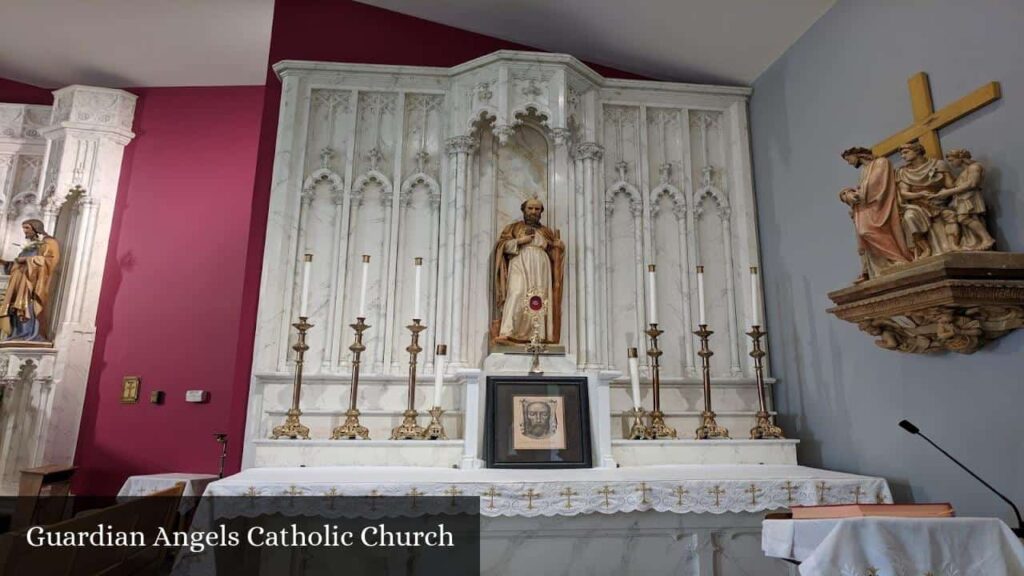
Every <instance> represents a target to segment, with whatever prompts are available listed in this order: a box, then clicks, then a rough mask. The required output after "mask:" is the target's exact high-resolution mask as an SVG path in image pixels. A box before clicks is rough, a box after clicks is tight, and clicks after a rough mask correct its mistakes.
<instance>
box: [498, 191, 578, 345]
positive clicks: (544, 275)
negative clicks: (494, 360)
mask: <svg viewBox="0 0 1024 576" xmlns="http://www.w3.org/2000/svg"><path fill="white" fill-rule="evenodd" d="M519 209H520V210H521V211H522V212H523V219H522V220H521V221H519V222H513V223H511V224H509V225H508V226H505V228H504V229H503V230H502V231H501V235H500V236H499V237H498V242H497V245H496V246H495V249H494V306H495V319H494V321H493V322H492V324H491V339H492V341H493V342H494V343H495V344H524V343H527V342H529V341H530V340H531V338H532V337H533V332H534V321H533V317H534V315H533V314H531V313H530V312H529V310H530V308H531V307H533V308H534V309H535V310H536V309H538V307H539V306H543V307H544V314H543V322H541V323H540V324H541V325H539V326H538V327H537V328H538V332H539V337H540V338H539V339H540V341H541V342H544V343H552V344H554V343H558V339H559V333H560V331H561V324H562V275H563V267H562V264H563V258H562V257H563V254H564V253H565V244H563V243H562V240H561V239H560V238H559V233H558V230H552V229H551V228H548V227H547V226H544V225H543V224H541V216H542V215H543V214H544V203H543V202H541V201H540V200H539V199H537V198H530V199H529V200H526V201H525V202H523V203H522V205H521V206H520V207H519Z"/></svg>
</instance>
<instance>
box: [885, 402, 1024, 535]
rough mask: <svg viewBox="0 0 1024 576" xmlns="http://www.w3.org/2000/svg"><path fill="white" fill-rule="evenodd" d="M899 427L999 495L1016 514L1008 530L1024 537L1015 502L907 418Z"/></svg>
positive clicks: (1022, 521) (901, 421) (1022, 525)
mask: <svg viewBox="0 0 1024 576" xmlns="http://www.w3.org/2000/svg"><path fill="white" fill-rule="evenodd" d="M900 428H903V429H904V430H906V431H907V432H910V433H911V434H915V435H917V436H920V437H921V438H924V439H925V441H926V442H928V443H929V444H931V445H932V446H934V447H935V449H936V450H938V451H939V452H942V453H943V455H945V456H946V458H949V459H950V460H952V461H953V462H954V463H955V464H956V465H957V466H959V467H961V468H963V469H964V471H965V472H967V473H968V474H970V475H971V476H973V477H974V479H975V480H977V481H978V482H981V483H982V484H984V485H985V488H988V489H989V490H991V491H992V492H994V493H995V495H996V496H999V497H1000V498H1002V500H1003V502H1006V503H1007V504H1009V505H1010V508H1013V513H1014V514H1016V515H1017V527H1016V528H1010V530H1012V531H1013V533H1014V535H1016V536H1017V538H1024V520H1021V517H1020V510H1018V509H1017V505H1016V504H1014V503H1013V502H1012V501H1011V500H1010V499H1009V498H1007V497H1006V496H1003V494H1002V492H1000V491H999V490H996V489H995V488H993V487H992V485H991V484H989V483H988V482H985V481H984V480H982V479H981V477H980V476H978V475H977V474H975V473H974V472H971V470H970V468H968V467H967V466H964V465H963V464H961V463H960V461H959V460H957V459H956V458H953V456H951V455H950V454H949V452H946V451H945V450H943V449H942V448H940V447H939V445H938V444H936V443H935V442H932V439H931V438H929V437H927V436H925V435H924V434H922V433H921V429H920V428H918V427H917V426H914V425H913V424H912V423H911V422H910V421H909V420H900Z"/></svg>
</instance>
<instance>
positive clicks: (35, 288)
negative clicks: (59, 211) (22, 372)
mask: <svg viewBox="0 0 1024 576" xmlns="http://www.w3.org/2000/svg"><path fill="white" fill-rule="evenodd" d="M21 228H22V230H23V231H24V232H25V239H26V240H28V242H27V243H26V245H25V246H24V247H23V248H22V249H21V252H20V253H19V254H18V257H17V258H15V259H14V260H13V261H6V260H0V266H3V269H4V272H5V273H6V274H9V275H10V280H9V281H8V283H7V290H6V291H5V292H4V295H3V299H2V300H0V343H2V344H6V345H15V343H16V342H17V343H21V342H49V341H50V337H49V333H48V329H49V326H48V324H49V323H48V318H49V315H50V288H51V286H50V284H51V279H52V278H53V275H54V273H55V271H56V269H57V262H58V261H59V260H60V247H59V246H58V245H57V240H56V239H55V238H53V237H52V236H50V235H49V234H47V233H46V230H44V228H43V223H42V222H41V221H39V220H25V221H24V222H22V224H21Z"/></svg>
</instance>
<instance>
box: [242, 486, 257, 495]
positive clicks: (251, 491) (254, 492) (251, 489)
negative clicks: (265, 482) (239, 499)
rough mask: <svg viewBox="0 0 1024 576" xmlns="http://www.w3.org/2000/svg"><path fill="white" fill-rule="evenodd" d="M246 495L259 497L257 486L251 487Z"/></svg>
mask: <svg viewBox="0 0 1024 576" xmlns="http://www.w3.org/2000/svg"><path fill="white" fill-rule="evenodd" d="M245 495H246V496H258V495H259V494H258V493H257V492H256V487H255V486H249V489H248V490H247V491H246V492H245Z"/></svg>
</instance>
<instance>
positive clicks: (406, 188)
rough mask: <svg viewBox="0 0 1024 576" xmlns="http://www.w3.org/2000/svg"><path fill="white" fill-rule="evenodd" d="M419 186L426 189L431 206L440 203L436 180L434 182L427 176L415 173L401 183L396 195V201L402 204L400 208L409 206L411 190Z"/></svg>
mask: <svg viewBox="0 0 1024 576" xmlns="http://www.w3.org/2000/svg"><path fill="white" fill-rule="evenodd" d="M420 186H422V187H425V188H426V189H427V194H429V195H430V202H431V203H432V204H437V203H439V202H441V186H440V185H439V184H438V183H437V180H434V179H433V178H432V177H431V176H430V175H429V174H426V173H424V172H417V173H415V174H413V175H412V176H409V177H408V178H406V179H405V182H402V188H401V191H400V192H399V194H398V201H399V202H401V203H402V206H406V207H408V206H409V204H410V203H411V202H412V192H413V190H415V189H416V188H417V187H420Z"/></svg>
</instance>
